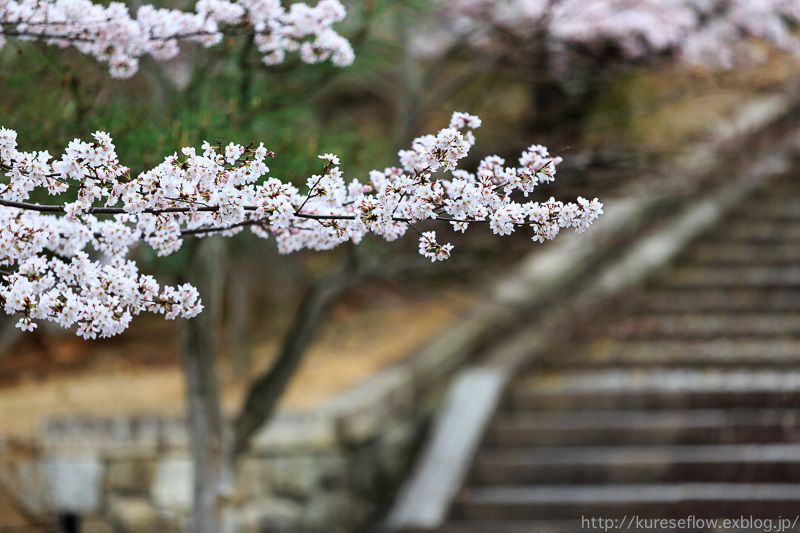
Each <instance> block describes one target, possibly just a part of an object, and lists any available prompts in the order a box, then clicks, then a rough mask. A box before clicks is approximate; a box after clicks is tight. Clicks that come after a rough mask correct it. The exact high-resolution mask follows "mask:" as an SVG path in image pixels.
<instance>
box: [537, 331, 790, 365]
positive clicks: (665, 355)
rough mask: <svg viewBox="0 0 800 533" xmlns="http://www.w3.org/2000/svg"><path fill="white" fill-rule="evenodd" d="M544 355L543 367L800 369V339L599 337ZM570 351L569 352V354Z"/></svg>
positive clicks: (574, 343) (570, 344)
mask: <svg viewBox="0 0 800 533" xmlns="http://www.w3.org/2000/svg"><path fill="white" fill-rule="evenodd" d="M561 348H562V349H560V350H559V351H558V352H553V353H551V354H547V355H544V356H542V357H540V359H539V363H540V366H541V367H544V368H547V367H558V368H564V369H566V368H572V367H580V368H584V367H585V368H587V369H588V368H598V367H608V366H628V365H639V366H641V367H643V368H646V367H648V366H659V367H668V366H708V365H714V366H740V367H744V366H756V367H764V366H771V367H789V368H798V369H800V339H791V338H785V337H761V338H735V337H728V338H720V337H717V336H715V337H714V338H709V339H701V340H682V339H677V340H673V339H669V338H664V339H660V340H657V339H630V338H627V339H626V338H623V339H614V338H595V339H592V340H588V341H578V342H573V343H569V344H566V345H564V346H562V347H561ZM565 354H566V355H565Z"/></svg>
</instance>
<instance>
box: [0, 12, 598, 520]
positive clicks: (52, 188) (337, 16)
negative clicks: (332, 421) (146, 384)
mask: <svg viewBox="0 0 800 533" xmlns="http://www.w3.org/2000/svg"><path fill="white" fill-rule="evenodd" d="M344 15H345V12H344V8H343V6H342V5H341V4H340V3H339V2H338V1H337V0H322V1H321V2H320V3H319V4H318V5H317V6H316V7H309V6H307V5H305V4H293V5H292V6H291V7H290V8H288V9H285V8H283V7H282V6H281V3H280V2H279V1H277V0H260V1H256V0H241V1H240V2H227V1H225V0H201V1H200V2H198V4H197V5H196V6H195V11H194V12H191V13H185V12H181V11H176V10H164V9H156V8H154V7H152V6H142V7H140V8H139V9H138V11H137V13H136V16H135V17H132V16H130V14H129V13H128V10H127V8H125V7H124V6H123V5H122V4H118V3H112V4H110V5H109V6H107V7H104V6H101V5H99V4H94V3H92V2H91V1H89V0H53V1H33V0H23V1H22V2H15V1H5V0H0V45H1V44H4V43H7V42H9V40H10V39H19V40H40V41H43V42H45V43H48V44H53V45H57V46H61V47H65V46H72V47H74V48H75V49H76V50H78V51H79V52H81V53H84V54H87V55H89V56H92V57H94V58H96V59H97V60H99V61H101V62H104V63H107V64H108V65H109V70H110V73H111V75H112V76H115V77H129V76H132V75H133V74H134V73H135V72H136V70H137V68H138V59H139V58H141V57H143V56H145V55H150V56H152V57H153V58H155V59H158V60H163V59H167V58H169V57H173V56H174V55H175V53H177V50H178V47H179V44H180V43H181V42H199V43H201V44H202V45H205V46H211V45H214V44H217V43H219V42H220V40H221V39H222V37H223V36H225V35H228V34H236V33H241V32H245V33H248V34H251V35H254V37H255V42H256V44H257V46H258V48H259V50H260V52H261V53H263V54H264V56H263V57H264V62H265V63H266V64H275V63H279V62H281V61H283V60H284V58H285V54H286V53H287V52H299V54H300V57H301V59H302V60H303V61H305V62H308V63H314V62H319V61H325V60H330V61H332V62H333V63H334V64H336V65H339V66H346V65H348V64H350V63H351V62H352V61H353V51H352V48H351V47H350V44H349V43H348V42H347V40H345V39H344V38H343V37H341V36H340V35H339V34H338V33H336V32H335V31H334V30H333V29H332V25H333V24H334V23H335V22H338V21H340V20H341V19H342V18H343V17H344ZM5 126H9V125H5ZM480 126H481V121H480V119H479V118H478V117H476V116H473V115H469V114H466V113H454V114H453V116H452V119H451V121H450V123H449V124H448V125H447V127H445V128H443V129H442V130H440V131H439V132H438V133H435V134H431V135H424V136H421V137H418V138H416V139H415V140H414V141H413V143H412V144H411V147H410V148H409V149H407V150H402V151H400V152H399V154H398V156H399V159H398V162H397V165H396V166H393V167H389V168H385V169H382V170H373V171H371V172H369V174H368V176H364V177H361V178H347V179H346V178H345V176H344V172H343V170H342V165H341V163H340V161H339V158H338V157H337V156H336V155H334V154H323V155H320V156H319V173H318V174H313V175H311V176H308V178H307V180H306V183H305V185H304V186H303V187H297V186H296V185H294V184H292V183H290V182H288V181H286V180H281V179H280V178H277V177H273V176H270V175H269V168H268V166H267V164H268V162H269V160H270V159H271V158H273V157H276V154H274V153H273V152H271V151H270V150H269V149H268V148H267V147H265V146H264V145H263V144H262V143H256V142H253V143H251V144H249V145H246V146H243V145H239V144H235V143H227V144H225V143H221V142H218V141H214V142H213V143H211V142H205V143H203V145H202V146H200V147H183V148H181V149H180V151H179V152H176V153H174V154H173V155H171V156H169V157H167V158H165V159H164V161H163V162H162V163H160V164H159V165H157V166H155V167H154V168H151V169H149V170H145V171H143V172H139V173H135V172H133V171H132V170H131V169H130V168H128V167H127V166H125V165H124V164H123V162H122V161H121V159H120V157H119V156H118V155H117V153H116V148H115V146H114V142H113V139H112V138H111V136H110V135H109V134H108V133H105V132H100V131H98V132H95V133H94V134H92V135H91V137H90V138H89V137H87V138H85V139H75V140H73V141H71V142H69V143H68V145H67V147H66V148H65V150H64V152H63V154H61V155H59V156H57V157H56V158H54V157H53V156H52V155H51V154H50V153H48V152H47V151H37V150H35V149H33V148H28V147H21V146H19V144H18V138H17V133H16V132H15V131H14V130H13V129H7V128H6V127H3V125H0V172H2V175H3V176H4V179H3V183H2V185H0V222H1V223H2V225H3V233H2V238H0V263H2V271H0V305H2V308H3V310H4V311H5V312H6V313H7V314H9V315H14V316H17V317H19V319H18V322H17V327H19V328H20V329H22V330H25V331H31V330H34V329H35V328H36V327H37V324H38V323H39V322H41V321H50V322H53V323H55V324H57V325H59V326H61V327H63V328H72V329H74V331H75V333H76V334H77V335H79V336H81V337H84V338H87V339H93V338H97V337H108V336H112V335H116V334H119V333H121V332H122V331H124V330H125V329H127V328H128V327H129V325H130V324H131V321H132V320H133V317H134V316H136V315H138V314H140V313H143V312H149V313H156V314H162V315H164V317H165V318H166V319H175V318H179V317H180V318H185V319H193V320H192V321H190V322H189V323H191V322H193V321H195V320H197V318H194V317H197V316H198V315H199V314H200V313H201V312H202V311H203V303H202V300H201V294H200V291H198V289H197V288H196V287H194V286H192V285H190V284H188V283H184V284H181V285H178V286H162V285H161V284H160V283H158V282H157V281H156V280H155V279H154V278H153V277H152V276H150V275H147V274H144V273H142V272H140V269H139V266H138V265H137V263H136V261H135V260H133V259H132V254H131V251H132V248H133V247H134V246H135V245H138V243H141V242H144V243H145V244H147V245H149V246H150V247H151V248H152V249H153V250H155V251H156V252H157V254H158V255H160V256H166V255H169V254H172V253H174V252H176V251H177V250H179V249H180V248H181V247H182V246H183V245H184V243H185V242H186V241H187V240H190V239H199V238H203V237H208V236H211V235H221V236H225V237H229V236H233V235H235V234H237V233H240V232H243V231H251V232H252V233H254V234H255V235H257V236H259V237H262V238H265V239H270V240H274V241H275V242H276V245H277V247H278V249H279V251H280V252H282V253H290V252H294V251H298V250H301V249H312V250H329V249H332V248H335V247H337V246H339V245H341V244H343V243H346V242H350V243H355V244H357V243H359V242H360V241H361V240H362V239H363V238H364V237H365V236H366V235H368V234H373V235H376V236H379V237H381V238H383V239H385V240H387V241H394V240H397V239H399V238H400V237H402V236H404V235H405V234H406V233H409V232H411V233H412V234H414V235H415V237H416V239H417V245H418V251H419V253H420V254H421V255H423V256H425V257H426V258H429V259H430V260H431V261H434V262H435V261H441V260H445V259H447V258H449V257H450V255H451V253H452V251H453V246H452V245H451V244H450V243H446V242H442V241H440V240H439V239H438V237H437V233H436V229H430V228H429V227H428V226H430V225H431V224H437V223H438V224H443V225H449V226H451V227H452V228H453V229H454V230H456V231H460V232H465V231H466V230H467V229H468V228H469V227H470V226H471V225H473V224H486V225H488V226H489V227H490V228H491V230H492V231H493V232H494V233H495V234H496V235H508V234H511V233H512V232H514V231H516V230H521V231H526V232H528V234H529V235H530V237H531V239H532V240H533V241H536V242H543V241H545V240H549V239H553V238H554V237H555V236H556V235H557V234H558V233H559V231H560V230H561V229H564V228H571V229H574V230H575V231H576V232H578V233H581V232H583V231H585V230H586V229H587V228H588V227H589V226H590V225H591V224H592V222H593V221H594V220H595V219H596V218H597V217H598V216H599V215H600V214H602V204H601V203H600V202H599V201H598V200H597V199H594V200H587V199H584V198H578V200H577V201H576V202H568V203H563V202H560V201H556V200H555V199H553V198H550V199H549V200H546V201H541V202H540V201H533V200H527V199H525V197H528V195H529V194H530V193H533V192H535V190H536V187H537V186H538V185H540V184H543V183H549V182H551V181H553V180H554V178H555V175H556V167H557V165H558V164H559V163H560V162H561V158H560V157H556V156H551V155H550V153H549V152H548V150H547V148H545V147H543V146H540V145H532V146H530V147H529V148H528V149H527V150H525V151H524V152H523V153H522V154H521V156H520V157H519V159H518V161H516V162H515V163H513V164H507V163H506V161H505V160H504V159H503V158H501V157H498V156H490V157H486V158H484V159H483V160H482V161H481V162H480V163H479V165H478V166H477V169H476V170H475V171H474V172H470V171H468V170H465V169H460V168H458V165H459V163H460V162H461V161H462V160H463V159H464V158H465V157H467V156H468V154H469V153H470V150H471V149H472V147H473V146H474V144H475V135H474V131H475V130H476V129H477V128H479V127H480ZM279 155H280V154H278V156H279ZM47 197H49V198H51V200H49V201H44V202H43V201H42V199H43V198H47ZM324 289H325V287H322V288H321V290H324ZM185 331H186V332H185V334H184V344H185V345H186V346H187V347H188V348H187V349H186V351H187V353H189V354H190V357H189V358H188V360H187V361H185V366H186V372H187V374H189V377H188V378H187V380H188V382H189V388H190V392H189V400H190V401H189V411H190V416H189V418H190V426H191V427H192V446H193V454H194V456H195V459H194V465H195V496H194V497H195V505H194V509H193V516H192V531H197V532H203V531H220V530H222V529H223V527H224V526H223V515H224V512H223V511H224V507H225V501H226V498H227V497H228V496H229V494H230V491H231V490H232V482H233V463H234V461H235V459H236V457H237V455H238V454H240V453H241V452H243V451H244V450H246V449H247V445H248V442H249V439H250V438H251V437H252V435H253V434H254V432H255V431H256V430H257V429H258V427H260V426H261V425H262V424H263V423H264V421H265V420H266V418H267V417H268V414H269V410H270V406H271V405H273V404H268V405H267V406H266V407H265V404H264V402H263V401H259V400H258V399H257V398H256V394H257V393H258V390H259V388H258V383H257V384H256V385H255V386H254V390H253V391H252V394H250V396H249V398H248V402H247V405H246V406H245V408H244V409H243V412H242V414H240V416H239V417H237V419H236V421H235V423H234V426H235V427H234V428H233V429H231V427H230V425H229V423H228V422H227V421H226V420H224V419H223V417H222V415H221V408H220V402H219V398H218V392H217V390H216V387H217V385H216V382H215V378H216V376H215V373H214V372H211V371H209V368H212V369H213V356H214V354H213V347H209V346H208V343H207V342H204V341H203V337H202V336H200V335H199V334H198V328H194V329H191V328H189V329H187V330H185ZM195 352H196V353H195ZM192 354H194V355H192ZM192 376H194V379H195V380H194V381H193V378H192ZM254 398H256V399H254ZM253 402H255V407H252V404H253ZM231 433H232V435H231Z"/></svg>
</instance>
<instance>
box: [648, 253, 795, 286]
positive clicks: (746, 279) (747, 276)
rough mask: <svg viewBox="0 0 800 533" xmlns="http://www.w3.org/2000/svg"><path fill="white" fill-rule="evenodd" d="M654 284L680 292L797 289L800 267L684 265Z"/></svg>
mask: <svg viewBox="0 0 800 533" xmlns="http://www.w3.org/2000/svg"><path fill="white" fill-rule="evenodd" d="M799 244H800V243H799ZM658 285H659V286H661V287H663V288H680V289H688V288H702V289H719V288H726V289H733V288H759V289H798V288H800V265H783V266H774V265H767V266H714V265H707V266H685V267H682V268H678V269H674V270H672V271H671V272H669V273H668V274H667V275H666V276H664V277H663V278H662V279H660V280H659V282H658Z"/></svg>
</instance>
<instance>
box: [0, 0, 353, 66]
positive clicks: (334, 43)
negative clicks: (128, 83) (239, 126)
mask: <svg viewBox="0 0 800 533" xmlns="http://www.w3.org/2000/svg"><path fill="white" fill-rule="evenodd" d="M345 13H346V12H345V9H344V6H342V4H341V3H340V2H339V0H321V1H320V2H319V3H318V4H317V5H316V6H315V7H310V6H308V5H306V4H304V3H295V4H292V5H291V6H290V7H289V8H288V9H287V8H284V7H283V6H282V5H281V2H280V1H279V0H236V1H229V0H199V1H198V2H197V4H196V6H195V10H194V12H183V11H179V10H174V9H172V10H171V9H160V8H156V7H154V6H152V5H143V6H141V7H139V8H138V10H137V12H136V16H135V18H134V17H131V15H130V13H129V12H128V8H127V7H126V6H125V5H124V4H122V3H120V2H112V3H111V4H109V5H108V6H107V7H106V6H104V5H102V4H99V3H93V2H92V0H6V1H5V2H2V3H0V48H2V47H3V45H4V44H5V42H6V40H7V38H9V37H15V38H17V39H19V40H29V41H30V40H41V41H44V42H45V43H47V44H53V45H57V46H59V47H62V48H63V47H66V46H73V47H74V48H75V49H77V50H78V51H79V52H81V53H83V54H87V55H90V56H92V57H94V58H95V59H97V60H99V61H102V62H107V63H108V64H109V67H110V72H111V75H112V76H113V77H117V78H129V77H131V76H132V75H133V74H135V73H136V71H137V70H138V68H139V58H141V57H142V56H145V55H150V56H152V57H153V58H155V59H157V60H167V59H170V58H173V57H175V55H177V53H178V51H179V47H178V43H180V42H195V43H199V44H201V45H203V46H206V47H209V46H213V45H215V44H218V43H219V42H221V41H222V40H223V37H225V36H229V35H231V36H232V35H252V36H253V38H254V39H253V40H254V43H255V45H256V47H257V48H258V50H259V51H260V52H261V54H263V57H262V61H263V62H264V63H265V64H267V65H274V64H278V63H282V62H283V61H284V59H285V57H286V53H287V52H300V58H301V59H302V60H303V61H304V62H306V63H318V62H321V61H326V60H328V59H330V60H331V62H332V63H333V64H334V65H337V66H347V65H350V64H351V63H352V62H353V59H354V53H353V48H352V46H351V45H350V43H349V42H348V41H347V40H346V39H345V38H344V37H342V36H341V35H339V34H338V33H336V32H335V31H334V30H333V29H332V26H333V25H334V24H335V23H337V22H340V21H341V20H342V19H343V18H344V16H345Z"/></svg>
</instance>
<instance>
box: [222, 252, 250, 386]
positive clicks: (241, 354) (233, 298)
mask: <svg viewBox="0 0 800 533" xmlns="http://www.w3.org/2000/svg"><path fill="white" fill-rule="evenodd" d="M252 288H253V272H252V267H251V265H250V261H249V260H248V257H246V256H245V253H244V252H243V251H242V252H239V253H238V254H237V256H236V257H235V258H234V259H233V260H232V261H231V268H230V289H229V291H230V292H229V300H228V302H229V305H230V313H229V314H228V320H229V330H228V336H229V338H230V349H231V365H232V366H233V373H234V375H235V376H236V377H237V378H241V377H244V376H246V375H247V374H248V372H250V369H251V367H252V354H251V350H252V343H251V335H250V329H251V328H252V319H251V317H252V314H253V311H254V309H253V294H252Z"/></svg>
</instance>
